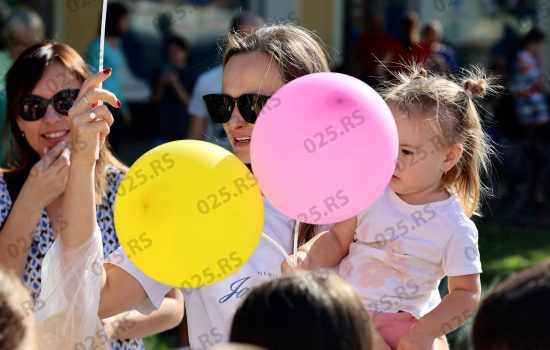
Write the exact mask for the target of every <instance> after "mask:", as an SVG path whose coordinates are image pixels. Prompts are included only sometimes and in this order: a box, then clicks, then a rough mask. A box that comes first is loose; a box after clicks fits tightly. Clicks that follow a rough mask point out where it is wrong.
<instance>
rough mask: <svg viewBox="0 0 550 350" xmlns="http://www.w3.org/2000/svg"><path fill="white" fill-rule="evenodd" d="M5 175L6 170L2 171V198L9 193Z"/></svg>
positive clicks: (0, 176) (0, 184)
mask: <svg viewBox="0 0 550 350" xmlns="http://www.w3.org/2000/svg"><path fill="white" fill-rule="evenodd" d="M5 173H6V171H5V170H0V196H3V195H4V193H7V192H8V184H7V183H6V179H4V174H5Z"/></svg>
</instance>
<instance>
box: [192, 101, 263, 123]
mask: <svg viewBox="0 0 550 350" xmlns="http://www.w3.org/2000/svg"><path fill="white" fill-rule="evenodd" d="M270 97H271V96H264V95H258V94H244V95H241V96H239V97H231V96H229V95H224V94H210V95H204V96H203V97H202V98H203V99H204V102H205V103H206V109H208V114H210V118H211V119H212V121H214V122H215V123H227V122H228V121H229V119H231V114H232V113H233V110H234V109H235V103H236V104H237V107H238V108H239V112H240V113H241V115H242V117H243V119H244V120H246V122H247V123H250V124H254V123H255V122H256V119H257V118H258V114H260V111H261V110H262V108H263V106H264V105H265V104H266V102H267V100H269V98H270Z"/></svg>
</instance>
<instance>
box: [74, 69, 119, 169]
mask: <svg viewBox="0 0 550 350" xmlns="http://www.w3.org/2000/svg"><path fill="white" fill-rule="evenodd" d="M110 75H111V70H110V69H106V70H105V71H103V72H100V73H97V74H95V75H93V76H91V77H90V78H88V79H87V80H86V81H85V82H84V83H83V84H82V87H81V89H80V93H79V94H78V97H77V99H76V101H75V103H74V104H73V106H72V107H71V109H70V110H69V118H70V120H71V138H72V157H71V159H72V160H78V159H82V160H87V161H92V162H93V161H95V160H96V156H95V155H96V153H97V151H98V147H100V146H101V145H98V144H97V143H96V138H97V136H98V135H99V137H100V139H101V144H103V142H104V141H105V138H106V137H107V135H108V134H109V130H110V127H111V125H112V124H113V115H112V114H111V112H110V111H109V109H108V108H107V106H105V105H102V106H97V104H98V101H100V100H104V101H107V102H109V104H111V105H112V106H114V107H117V108H119V107H120V102H119V101H118V99H117V98H116V96H115V95H114V94H113V93H111V92H109V91H107V90H103V89H100V88H99V86H100V85H101V82H103V81H104V80H105V79H107V78H108V77H109V76H110Z"/></svg>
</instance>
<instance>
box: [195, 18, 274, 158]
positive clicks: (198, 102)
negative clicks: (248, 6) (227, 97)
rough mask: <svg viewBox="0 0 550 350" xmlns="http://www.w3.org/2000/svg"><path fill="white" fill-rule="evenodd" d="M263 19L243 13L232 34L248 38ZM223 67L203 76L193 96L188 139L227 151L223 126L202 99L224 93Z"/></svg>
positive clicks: (261, 23) (235, 21)
mask: <svg viewBox="0 0 550 350" xmlns="http://www.w3.org/2000/svg"><path fill="white" fill-rule="evenodd" d="M263 23H264V21H263V19H262V18H261V17H260V16H258V15H256V14H254V13H253V12H250V11H245V12H241V13H240V14H238V15H237V16H236V17H234V18H233V20H232V21H231V25H230V32H239V33H241V34H242V35H244V36H246V35H248V34H250V33H252V32H253V31H254V30H255V29H257V28H259V27H261V26H262V25H263ZM222 77H223V65H222V64H220V65H217V66H215V67H213V68H211V69H210V70H208V71H207V72H205V73H203V74H201V75H200V76H199V78H198V79H197V84H196V85H195V89H194V90H193V94H192V95H191V101H190V104H189V114H190V115H191V117H192V118H191V121H190V125H189V131H188V134H187V137H186V138H187V139H195V140H203V139H204V140H206V141H210V142H213V143H215V144H217V145H219V146H221V147H224V148H226V149H229V150H230V149H231V147H230V145H229V142H228V141H227V136H226V134H225V131H224V130H223V127H222V124H219V123H212V122H210V120H209V117H208V111H207V109H206V104H205V102H204V100H203V99H202V97H203V96H204V95H209V94H220V93H221V91H222Z"/></svg>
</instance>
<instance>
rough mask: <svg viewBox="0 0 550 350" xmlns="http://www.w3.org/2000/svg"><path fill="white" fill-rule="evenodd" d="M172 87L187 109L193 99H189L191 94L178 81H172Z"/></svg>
mask: <svg viewBox="0 0 550 350" xmlns="http://www.w3.org/2000/svg"><path fill="white" fill-rule="evenodd" d="M172 86H173V87H174V90H175V91H176V95H178V99H179V100H180V102H181V104H182V105H183V106H184V107H185V108H187V106H189V101H190V100H191V98H190V97H189V93H188V92H187V90H186V89H185V87H184V86H183V85H182V84H181V83H180V82H179V80H177V79H176V80H174V81H172Z"/></svg>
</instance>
